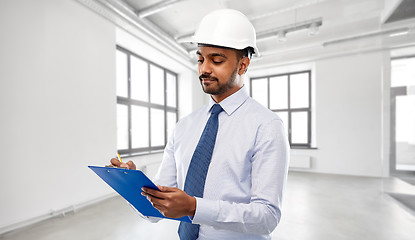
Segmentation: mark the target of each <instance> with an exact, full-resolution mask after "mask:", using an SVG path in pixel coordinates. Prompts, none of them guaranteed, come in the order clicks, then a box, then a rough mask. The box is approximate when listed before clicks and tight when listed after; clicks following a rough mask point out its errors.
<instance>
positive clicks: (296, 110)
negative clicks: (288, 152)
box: [249, 70, 312, 149]
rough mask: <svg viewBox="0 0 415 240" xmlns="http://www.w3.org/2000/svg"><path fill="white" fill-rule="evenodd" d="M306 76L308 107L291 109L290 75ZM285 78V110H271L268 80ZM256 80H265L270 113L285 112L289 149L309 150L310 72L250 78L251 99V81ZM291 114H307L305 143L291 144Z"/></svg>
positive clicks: (310, 118) (310, 124) (250, 93)
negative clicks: (304, 74) (305, 74)
mask: <svg viewBox="0 0 415 240" xmlns="http://www.w3.org/2000/svg"><path fill="white" fill-rule="evenodd" d="M303 73H307V74H308V86H309V87H308V107H303V108H291V75H296V74H303ZM281 76H287V91H288V93H287V98H288V99H287V108H284V109H271V108H270V94H271V90H270V79H271V78H275V77H281ZM257 79H266V80H267V106H266V107H267V108H268V109H270V110H271V111H272V112H275V113H278V112H287V115H288V123H285V127H288V131H287V132H288V141H289V143H290V146H291V148H300V149H301V148H307V149H311V148H312V146H311V139H312V131H311V130H312V96H311V93H312V85H311V70H303V71H296V72H288V73H280V74H274V75H266V76H260V77H252V78H250V79H249V84H250V88H249V95H250V96H251V97H252V81H255V80H257ZM293 112H306V113H307V143H292V134H291V133H292V117H291V114H292V113H293Z"/></svg>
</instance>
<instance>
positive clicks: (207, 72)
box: [196, 47, 242, 102]
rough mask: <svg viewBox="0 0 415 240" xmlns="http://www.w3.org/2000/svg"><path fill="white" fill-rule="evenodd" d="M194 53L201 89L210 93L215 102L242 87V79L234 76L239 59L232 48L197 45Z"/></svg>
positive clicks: (236, 72)
mask: <svg viewBox="0 0 415 240" xmlns="http://www.w3.org/2000/svg"><path fill="white" fill-rule="evenodd" d="M196 54H197V56H198V58H199V60H198V69H199V79H200V83H201V85H202V88H203V91H204V92H205V93H208V94H211V95H212V97H213V98H214V99H215V100H216V101H217V102H219V101H221V100H223V99H225V98H226V97H228V96H229V95H231V94H233V93H234V92H236V91H238V90H239V89H240V88H241V87H242V81H240V80H239V79H237V78H236V76H237V74H238V63H239V61H238V59H237V55H236V52H235V51H234V50H231V49H223V48H215V47H199V49H198V51H197V53H196ZM218 100H219V101H218Z"/></svg>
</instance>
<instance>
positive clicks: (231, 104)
mask: <svg viewBox="0 0 415 240" xmlns="http://www.w3.org/2000/svg"><path fill="white" fill-rule="evenodd" d="M248 97H249V95H248V92H247V90H246V87H245V85H244V86H242V87H241V89H239V90H238V91H237V92H235V93H234V94H232V95H230V96H229V97H227V98H225V99H223V100H222V101H221V102H220V103H219V105H220V106H221V107H222V108H223V110H224V111H225V112H226V114H228V115H231V114H232V113H233V112H235V110H236V109H238V108H239V107H240V106H241V105H242V104H243V103H244V102H245V101H246V99H248ZM214 104H216V102H215V101H214V100H213V99H212V97H211V98H210V99H209V104H208V111H210V109H211V108H212V106H213V105H214Z"/></svg>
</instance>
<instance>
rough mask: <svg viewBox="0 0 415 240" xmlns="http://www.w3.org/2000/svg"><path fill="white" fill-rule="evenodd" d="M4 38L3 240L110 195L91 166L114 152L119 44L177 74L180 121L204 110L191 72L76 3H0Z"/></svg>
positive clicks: (0, 76)
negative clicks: (27, 226)
mask: <svg viewBox="0 0 415 240" xmlns="http://www.w3.org/2000/svg"><path fill="white" fill-rule="evenodd" d="M0 29H1V31H2V37H1V38H0V52H1V54H0V67H1V71H0V80H1V82H0V100H1V101H0V104H1V105H0V110H1V112H2V115H1V116H2V117H1V120H0V121H1V122H0V123H1V124H0V130H1V134H0V148H1V153H2V157H3V164H4V167H2V168H1V170H0V186H1V200H0V212H1V214H0V233H1V232H5V231H8V230H12V229H13V228H15V227H19V226H22V225H25V224H29V223H31V222H33V221H37V220H40V219H42V218H46V217H48V215H49V214H50V213H52V212H55V211H58V212H59V211H60V210H62V209H65V208H68V207H69V208H70V207H72V206H75V207H77V206H82V205H84V204H85V203H88V202H91V201H94V200H98V199H102V198H105V197H108V196H112V195H113V194H114V193H113V191H112V190H111V189H110V188H109V187H108V186H107V185H106V184H105V183H103V182H102V181H101V180H100V179H99V178H98V177H97V176H95V175H94V174H93V172H92V171H90V170H89V169H88V168H87V166H88V165H105V164H107V163H108V160H109V159H110V158H111V157H114V155H115V153H116V89H115V87H116V84H115V45H116V43H118V44H120V45H121V46H123V47H126V48H128V49H130V50H132V51H135V52H136V53H137V54H140V55H141V56H143V57H145V58H147V59H150V60H152V61H154V62H157V63H158V64H160V65H162V66H164V67H166V68H168V69H170V70H172V71H174V72H176V73H178V74H179V108H180V112H179V117H183V116H184V115H187V114H188V113H190V112H191V111H192V110H194V109H195V108H198V107H200V106H201V105H202V104H203V103H204V101H205V100H204V96H203V95H202V94H199V93H197V92H196V91H194V90H195V89H196V88H197V89H198V90H199V91H200V86H199V81H198V79H197V75H196V73H195V71H192V70H190V69H189V68H186V67H183V66H182V65H181V64H178V63H177V60H174V58H169V57H168V56H167V55H166V54H163V53H161V52H160V51H159V50H158V49H157V47H153V46H150V45H148V44H146V43H144V42H142V41H140V40H137V39H135V38H134V37H132V36H131V35H129V34H128V33H126V32H124V31H123V30H120V29H116V27H115V26H114V24H113V23H111V22H109V21H107V20H105V19H104V18H102V17H100V16H99V15H98V14H96V13H94V12H92V11H91V10H89V9H87V8H86V7H85V6H83V5H81V4H79V3H77V2H76V1H67V0H40V1H30V0H17V1H12V0H9V1H2V2H1V3H0ZM195 70H196V64H195ZM161 157H162V154H161V153H159V154H152V155H147V156H142V157H136V158H132V159H134V160H135V161H136V163H137V165H138V166H140V165H147V164H152V163H157V162H159V161H161ZM152 166H153V167H152V168H151V169H153V170H152V172H154V164H153V165H152ZM151 174H153V173H151Z"/></svg>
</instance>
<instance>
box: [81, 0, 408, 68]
mask: <svg viewBox="0 0 415 240" xmlns="http://www.w3.org/2000/svg"><path fill="white" fill-rule="evenodd" d="M78 1H80V2H83V3H84V4H85V2H91V0H90V1H86V0H78ZM94 1H95V2H97V3H99V4H100V5H101V6H104V7H105V8H106V9H108V11H111V12H113V13H114V14H116V15H117V16H119V17H121V18H124V19H128V21H129V22H130V24H132V25H133V26H135V27H137V28H140V29H145V31H147V32H148V33H149V35H151V36H152V37H156V38H157V39H158V41H159V42H160V43H163V44H164V45H165V46H166V47H168V48H170V49H175V51H176V53H177V54H180V55H183V57H184V58H186V59H187V60H189V61H192V59H191V58H192V57H193V56H194V51H192V50H194V49H195V46H192V45H190V44H185V43H181V41H180V39H182V38H183V37H186V36H190V35H191V34H192V33H193V32H194V31H195V29H196V28H197V25H198V23H199V22H200V20H201V19H202V17H203V16H204V15H206V14H207V13H209V12H210V11H212V10H215V9H219V8H233V9H236V10H239V11H241V12H243V13H244V14H245V15H247V16H248V18H249V19H250V20H251V22H252V23H253V25H254V26H255V28H256V31H257V35H258V36H259V35H261V33H264V32H267V31H270V30H275V29H281V28H284V27H285V26H295V25H299V24H301V23H303V22H305V21H309V20H313V19H321V21H322V25H321V26H320V28H319V32H318V34H317V35H314V36H309V34H308V33H309V30H308V29H304V30H300V31H295V32H289V33H287V35H286V41H285V42H280V41H278V40H277V37H276V32H275V33H274V34H272V35H271V37H267V38H259V39H258V47H259V50H260V53H261V55H262V57H261V58H260V59H258V60H257V61H255V67H256V68H261V67H266V66H269V65H272V64H283V63H284V64H286V63H288V62H298V61H300V62H301V61H308V60H313V59H316V58H322V57H327V56H332V55H336V54H346V53H350V52H359V51H373V50H379V49H397V48H402V47H408V46H409V47H410V46H415V16H414V14H413V13H411V12H408V11H406V15H405V17H404V18H405V19H403V20H399V21H395V22H391V23H387V24H384V22H386V21H387V19H388V17H389V16H391V15H392V14H395V15H396V14H397V13H400V12H404V13H405V9H404V11H402V9H399V5H402V6H405V8H406V9H408V6H414V5H415V0H164V1H163V0H92V2H94ZM86 5H87V4H86ZM95 10H96V9H95ZM398 10H399V11H398ZM395 15H394V16H395ZM402 32H407V34H405V35H399V36H395V37H391V36H390V35H391V34H392V35H393V34H394V33H402Z"/></svg>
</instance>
